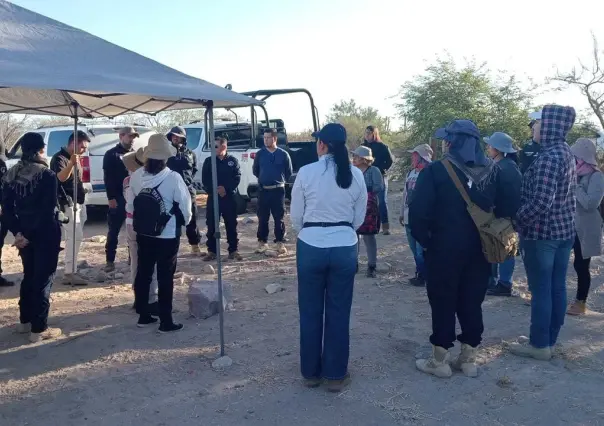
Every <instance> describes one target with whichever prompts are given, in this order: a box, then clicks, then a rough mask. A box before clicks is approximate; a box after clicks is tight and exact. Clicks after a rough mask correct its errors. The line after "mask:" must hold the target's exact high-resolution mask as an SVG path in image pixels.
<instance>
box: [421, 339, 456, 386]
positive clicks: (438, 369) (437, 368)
mask: <svg viewBox="0 0 604 426" xmlns="http://www.w3.org/2000/svg"><path fill="white" fill-rule="evenodd" d="M448 358H449V351H448V350H446V349H445V348H443V347H440V346H432V357H431V358H429V359H418V360H417V361H415V366H416V367H417V369H418V370H419V371H423V372H424V373H427V374H432V375H433V376H436V377H440V378H441V379H447V378H449V377H451V376H452V375H453V372H452V371H451V366H450V365H449V363H448Z"/></svg>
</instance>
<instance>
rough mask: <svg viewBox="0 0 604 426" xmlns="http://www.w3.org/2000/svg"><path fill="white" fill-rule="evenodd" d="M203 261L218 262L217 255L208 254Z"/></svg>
mask: <svg viewBox="0 0 604 426" xmlns="http://www.w3.org/2000/svg"><path fill="white" fill-rule="evenodd" d="M201 260H203V261H204V262H211V261H213V260H216V253H212V252H207V253H206V255H205V256H204V257H203V258H202V259H201Z"/></svg>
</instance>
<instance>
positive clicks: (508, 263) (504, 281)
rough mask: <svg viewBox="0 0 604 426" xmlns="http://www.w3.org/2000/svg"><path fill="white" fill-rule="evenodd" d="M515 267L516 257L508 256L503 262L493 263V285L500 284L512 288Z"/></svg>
mask: <svg viewBox="0 0 604 426" xmlns="http://www.w3.org/2000/svg"><path fill="white" fill-rule="evenodd" d="M515 267H516V258H515V257H508V258H507V259H506V260H505V261H503V262H502V263H494V264H493V265H491V268H492V274H491V286H495V285H497V284H500V285H502V286H505V287H507V288H512V277H513V276H514V268H515Z"/></svg>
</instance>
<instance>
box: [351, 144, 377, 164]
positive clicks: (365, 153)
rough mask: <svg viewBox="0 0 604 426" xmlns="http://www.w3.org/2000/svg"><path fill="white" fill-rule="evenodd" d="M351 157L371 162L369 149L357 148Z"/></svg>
mask: <svg viewBox="0 0 604 426" xmlns="http://www.w3.org/2000/svg"><path fill="white" fill-rule="evenodd" d="M352 155H355V156H357V157H360V158H363V159H365V160H367V161H373V154H372V152H371V148H368V147H366V146H362V145H361V146H359V147H358V148H357V149H355V150H354V151H352Z"/></svg>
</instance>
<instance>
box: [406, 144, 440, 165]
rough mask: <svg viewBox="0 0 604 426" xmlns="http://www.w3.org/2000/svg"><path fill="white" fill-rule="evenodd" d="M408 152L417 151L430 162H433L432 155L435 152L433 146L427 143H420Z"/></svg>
mask: <svg viewBox="0 0 604 426" xmlns="http://www.w3.org/2000/svg"><path fill="white" fill-rule="evenodd" d="M407 152H408V153H410V154H413V153H414V152H415V153H417V154H418V155H419V156H420V157H421V158H423V159H424V160H426V161H427V162H428V163H431V162H432V155H433V154H434V151H433V150H432V147H431V146H430V145H428V144H427V143H423V144H421V145H418V146H416V147H415V148H413V149H410V150H409V151H407Z"/></svg>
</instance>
